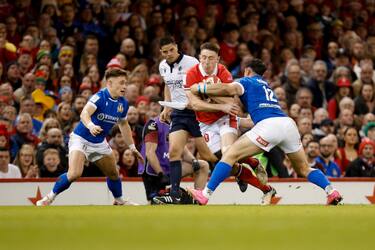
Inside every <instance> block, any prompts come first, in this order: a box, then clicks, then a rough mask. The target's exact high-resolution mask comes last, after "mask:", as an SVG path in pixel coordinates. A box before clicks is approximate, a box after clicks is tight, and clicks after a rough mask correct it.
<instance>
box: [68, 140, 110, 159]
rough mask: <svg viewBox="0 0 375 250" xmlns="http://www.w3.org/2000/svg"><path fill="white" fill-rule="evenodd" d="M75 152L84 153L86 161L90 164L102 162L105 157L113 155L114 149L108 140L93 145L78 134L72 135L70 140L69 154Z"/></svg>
mask: <svg viewBox="0 0 375 250" xmlns="http://www.w3.org/2000/svg"><path fill="white" fill-rule="evenodd" d="M75 150H78V151H81V152H82V153H84V154H85V156H86V159H87V160H88V161H90V162H94V161H97V160H100V159H101V158H103V157H104V156H106V155H110V154H112V149H111V147H110V146H109V144H108V142H107V140H104V141H103V142H100V143H92V142H89V141H87V140H85V139H84V138H82V137H81V136H79V135H77V134H74V133H71V134H70V139H69V154H70V152H72V151H75Z"/></svg>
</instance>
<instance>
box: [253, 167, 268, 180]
mask: <svg viewBox="0 0 375 250" xmlns="http://www.w3.org/2000/svg"><path fill="white" fill-rule="evenodd" d="M255 174H256V176H257V178H258V180H259V182H260V183H262V184H263V185H266V184H267V181H268V175H267V171H266V169H265V168H264V167H263V166H262V164H261V163H260V162H259V164H258V165H257V166H256V168H255Z"/></svg>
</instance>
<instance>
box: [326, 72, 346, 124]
mask: <svg viewBox="0 0 375 250" xmlns="http://www.w3.org/2000/svg"><path fill="white" fill-rule="evenodd" d="M336 86H337V88H338V89H337V91H336V94H335V95H334V96H333V97H332V98H331V99H330V100H329V101H328V106H327V109H328V113H329V118H330V119H332V120H334V119H336V118H337V116H338V115H339V103H340V101H341V100H342V98H344V97H346V96H347V97H350V94H351V84H350V81H349V79H348V78H344V77H342V78H340V79H338V80H337V82H336Z"/></svg>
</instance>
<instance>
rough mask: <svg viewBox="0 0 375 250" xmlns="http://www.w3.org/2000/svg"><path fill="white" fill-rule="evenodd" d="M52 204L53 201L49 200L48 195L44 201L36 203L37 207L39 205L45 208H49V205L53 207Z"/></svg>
mask: <svg viewBox="0 0 375 250" xmlns="http://www.w3.org/2000/svg"><path fill="white" fill-rule="evenodd" d="M52 202H53V199H51V198H49V197H48V195H47V196H44V197H43V199H41V200H38V201H37V202H36V205H37V206H38V207H45V206H49V205H51V204H52Z"/></svg>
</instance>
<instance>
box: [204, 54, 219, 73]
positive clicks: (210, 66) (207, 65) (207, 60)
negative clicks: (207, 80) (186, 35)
mask: <svg viewBox="0 0 375 250" xmlns="http://www.w3.org/2000/svg"><path fill="white" fill-rule="evenodd" d="M199 61H200V63H201V65H202V67H203V69H204V71H205V72H206V73H207V74H208V75H211V74H212V73H213V72H214V70H215V67H216V65H217V64H218V63H219V55H218V54H217V53H216V52H215V51H212V50H207V49H204V50H202V51H201V53H200V55H199Z"/></svg>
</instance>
